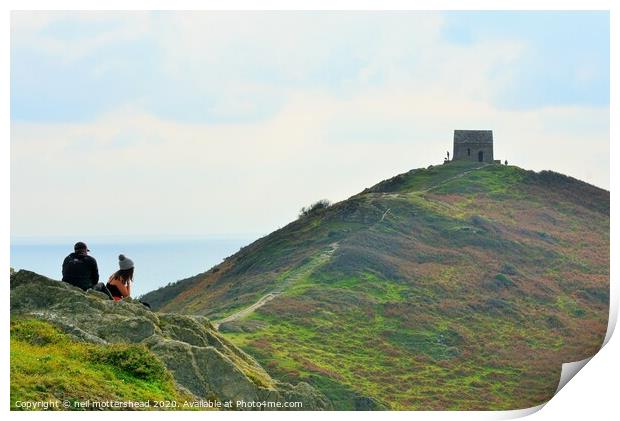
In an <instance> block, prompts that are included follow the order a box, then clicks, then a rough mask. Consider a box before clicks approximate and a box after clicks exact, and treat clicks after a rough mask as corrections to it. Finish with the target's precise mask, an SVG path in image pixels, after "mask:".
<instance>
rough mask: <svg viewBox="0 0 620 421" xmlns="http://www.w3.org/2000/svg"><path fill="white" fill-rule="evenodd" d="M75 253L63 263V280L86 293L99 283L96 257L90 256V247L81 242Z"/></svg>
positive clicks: (75, 248) (78, 243)
mask: <svg viewBox="0 0 620 421" xmlns="http://www.w3.org/2000/svg"><path fill="white" fill-rule="evenodd" d="M73 250H74V252H73V253H71V254H70V255H68V256H67V257H66V258H65V260H64V262H62V280H63V282H67V283H69V284H71V285H73V286H76V287H78V288H82V289H83V290H84V291H86V290H87V289H89V288H93V287H94V286H95V285H97V283H98V282H99V268H98V267H97V261H96V260H95V258H94V257H91V256H89V255H88V252H89V251H90V250H88V247H87V246H86V244H85V243H83V242H81V241H79V242H77V243H75V246H74V247H73Z"/></svg>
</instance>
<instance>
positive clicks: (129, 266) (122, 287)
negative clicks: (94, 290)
mask: <svg viewBox="0 0 620 421" xmlns="http://www.w3.org/2000/svg"><path fill="white" fill-rule="evenodd" d="M118 266H119V270H117V271H116V272H114V273H113V274H112V276H110V279H109V280H108V283H107V285H106V286H107V287H108V289H109V290H110V292H111V293H112V297H113V298H114V300H115V301H120V300H122V299H123V298H125V297H129V296H131V282H133V260H131V259H130V258H128V257H125V256H124V255H123V254H121V255H120V256H118Z"/></svg>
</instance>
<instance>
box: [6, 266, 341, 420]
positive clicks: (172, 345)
mask: <svg viewBox="0 0 620 421" xmlns="http://www.w3.org/2000/svg"><path fill="white" fill-rule="evenodd" d="M10 284H11V315H24V316H30V317H36V318H39V319H43V320H47V321H49V322H51V323H53V324H54V325H56V326H58V327H59V328H60V329H61V330H63V331H64V332H66V333H67V334H69V335H71V336H72V337H73V338H75V339H76V340H79V341H85V342H92V343H99V344H108V343H138V344H143V345H145V346H146V347H147V348H149V349H150V350H151V351H152V352H153V353H154V354H155V355H156V356H157V357H158V358H160V359H161V360H162V361H163V362H164V364H165V365H166V367H167V368H168V370H169V371H170V373H171V374H172V376H173V378H174V379H175V382H176V383H177V384H178V385H179V386H180V387H181V388H183V389H185V390H187V391H189V392H190V393H192V394H193V395H195V396H196V397H197V398H200V399H219V400H222V401H225V400H232V401H233V402H235V401H237V400H244V401H246V402H251V401H262V400H269V401H274V402H277V401H279V402H283V401H287V400H288V401H291V400H294V401H301V402H302V404H303V407H302V408H300V409H305V410H309V409H329V408H330V403H329V401H328V400H327V399H326V398H325V396H324V395H322V394H321V393H320V392H318V391H317V390H316V389H314V388H313V387H311V386H310V385H308V384H306V383H299V384H297V385H295V386H293V385H290V384H285V383H280V382H277V381H276V380H274V379H272V378H271V377H270V376H269V374H268V373H267V372H266V371H265V370H264V369H263V368H262V367H261V366H260V365H259V364H258V363H257V362H256V360H255V359H254V358H252V357H251V356H250V355H248V354H247V353H245V352H244V351H242V350H241V349H239V348H237V347H236V346H235V345H233V344H232V343H231V342H229V341H228V340H227V339H226V338H225V337H223V336H222V335H221V334H220V333H219V332H218V331H217V330H216V329H215V328H214V326H213V324H212V323H211V322H210V321H209V320H208V319H206V318H205V317H202V316H186V315H179V314H172V313H168V314H162V313H156V312H152V311H150V310H149V309H148V308H147V307H145V306H144V305H142V304H141V303H139V302H138V301H136V300H131V299H129V300H122V301H119V302H116V301H113V300H109V299H108V297H107V296H106V295H105V294H101V293H98V292H95V291H90V290H89V291H88V292H84V291H82V290H80V289H78V288H75V287H73V286H71V285H69V284H66V283H64V282H59V281H54V280H52V279H49V278H46V277H44V276H41V275H38V274H36V273H34V272H29V271H25V270H20V271H19V272H15V273H12V274H11V281H10Z"/></svg>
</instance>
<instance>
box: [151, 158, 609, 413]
mask: <svg viewBox="0 0 620 421" xmlns="http://www.w3.org/2000/svg"><path fill="white" fill-rule="evenodd" d="M333 243H337V244H338V248H337V249H336V250H334V251H333V253H332V254H331V255H330V256H329V259H325V260H324V261H320V264H316V265H312V264H311V265H310V269H311V270H306V271H304V270H303V268H304V267H306V265H307V264H308V263H309V262H310V263H312V262H313V261H314V259H317V256H319V255H320V254H321V252H322V250H326V249H328V247H329V245H330V244H333ZM315 263H316V262H315ZM294 273H298V274H299V275H298V276H297V278H296V279H295V282H294V283H290V284H286V285H287V286H286V288H285V289H283V290H282V291H281V292H280V293H279V294H278V295H277V299H269V300H266V301H263V302H261V301H260V300H261V298H262V297H265V296H267V295H268V294H269V293H271V292H273V291H274V290H275V289H276V288H277V287H278V285H281V283H282V282H283V281H285V280H286V279H287V277H288V276H290V274H294ZM146 299H147V300H150V301H151V302H156V303H157V305H158V306H159V307H162V308H163V309H165V310H166V311H178V312H182V313H187V314H202V315H206V316H208V317H211V318H213V319H215V320H220V321H221V320H225V318H226V317H229V316H231V315H233V314H239V317H233V320H230V321H227V322H226V323H222V324H221V325H220V331H222V332H224V334H225V335H226V336H227V337H228V338H229V339H230V340H231V341H233V342H234V343H235V344H237V345H238V346H240V347H241V348H242V349H244V350H246V351H247V352H249V353H251V354H252V355H254V356H255V357H256V358H257V359H258V361H260V362H261V363H262V364H263V365H264V366H265V367H267V368H268V370H269V372H270V374H272V375H273V376H274V377H276V378H278V379H283V380H288V381H298V380H302V379H303V380H304V381H307V382H308V383H310V384H312V385H314V386H315V387H317V388H319V389H320V390H321V391H322V392H323V393H324V394H325V395H326V396H329V398H330V400H331V401H332V404H333V405H334V407H335V408H338V409H360V408H369V407H371V408H378V407H382V406H383V407H387V408H392V409H446V408H448V407H449V408H451V409H481V410H488V409H514V408H516V407H528V406H535V405H538V404H540V403H541V402H544V401H545V400H546V399H548V398H549V397H550V396H552V394H553V392H554V391H555V388H556V387H557V379H558V378H559V377H558V376H559V371H560V369H561V366H560V364H559V363H560V362H567V361H576V360H580V359H583V358H585V357H587V356H590V355H592V353H593V352H595V350H596V349H598V347H599V346H600V344H601V343H602V339H603V337H604V335H605V331H606V326H607V313H608V306H609V303H608V300H609V192H608V191H605V190H603V189H600V188H597V187H595V186H592V185H589V184H587V183H584V182H581V181H579V180H576V179H574V178H572V177H568V176H565V175H562V174H558V173H554V172H551V171H542V172H538V173H536V172H533V171H526V170H523V169H521V168H519V167H516V166H512V165H497V164H487V165H482V166H480V165H479V164H478V163H464V162H451V163H449V164H446V165H439V166H429V167H428V168H420V169H414V170H411V171H409V172H406V173H403V174H399V175H397V176H395V177H392V178H390V179H387V180H384V181H381V182H379V183H377V184H376V185H374V186H372V187H370V188H366V189H364V190H363V191H362V192H361V193H358V194H356V195H353V196H351V197H350V198H348V199H346V200H343V201H341V202H338V203H335V204H333V205H332V206H330V207H328V208H326V209H321V210H318V211H316V212H313V213H311V214H309V215H306V216H302V217H300V218H299V219H297V220H295V221H292V222H291V223H289V224H288V225H286V226H285V227H283V228H281V229H279V230H276V231H274V232H272V233H271V234H269V235H267V236H265V237H263V238H260V239H258V240H257V241H255V242H254V243H252V244H250V245H248V246H246V247H243V248H242V249H241V250H240V251H239V252H237V253H235V254H233V255H232V256H229V257H228V258H226V259H225V260H224V261H223V262H222V263H221V264H219V265H217V266H216V267H214V268H212V269H211V270H209V271H208V272H205V273H204V274H202V275H198V276H196V277H195V278H193V279H191V280H190V281H184V282H180V283H178V284H175V285H173V286H172V287H171V288H162V289H160V290H157V291H153V292H151V293H149V294H147V296H146ZM257 302H260V303H261V305H260V306H258V307H256V308H253V309H252V311H249V312H247V313H244V312H243V309H245V308H248V307H251V306H252V305H253V304H255V303H257ZM241 316H242V317H241ZM526 355H530V356H531V360H530V359H529V358H528V359H526V358H525V357H524V356H526ZM447 405H449V406H447Z"/></svg>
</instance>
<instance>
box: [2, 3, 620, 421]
mask: <svg viewBox="0 0 620 421" xmlns="http://www.w3.org/2000/svg"><path fill="white" fill-rule="evenodd" d="M3 6H4V8H3V9H2V21H1V22H2V23H3V25H2V26H1V27H2V31H1V32H0V37H1V40H2V42H1V45H2V52H3V54H2V59H3V66H2V67H1V70H0V71H1V72H2V76H3V78H2V81H3V84H2V86H3V89H2V92H3V99H4V100H3V101H2V105H1V107H2V117H3V119H2V122H3V124H2V127H3V129H4V130H3V134H4V136H3V141H2V146H1V148H2V149H1V152H0V157H1V158H0V159H2V165H0V173H1V174H2V175H1V176H2V183H1V188H2V191H1V193H2V197H4V198H7V199H8V200H10V184H9V175H10V170H9V165H10V153H9V139H10V114H9V106H10V95H9V89H10V78H9V69H10V67H9V56H10V39H9V36H10V10H72V9H76V10H142V9H145V10H153V9H157V10H199V9H211V10H312V9H318V10H485V9H488V10H611V42H612V44H611V45H612V47H611V52H612V54H611V66H612V71H611V94H612V95H611V104H610V110H611V115H612V116H613V115H616V114H617V110H618V98H619V97H620V96H619V88H618V83H617V75H618V71H619V69H618V54H617V52H618V39H619V35H620V34H619V31H618V25H619V23H620V22H619V14H620V12H619V9H620V8H619V7H618V5H617V2H612V1H610V0H590V1H553V0H520V1H514V0H505V1H502V2H501V3H500V2H499V1H489V0H486V1H484V0H479V1H465V0H460V1H459V0H446V1H442V2H441V3H438V2H433V1H428V0H427V1H414V0H409V1H405V0H400V1H397V0H384V1H381V2H379V1H376V0H375V1H372V0H357V1H338V0H315V1H312V2H310V1H303V2H302V1H293V0H288V1H286V0H271V1H269V0H264V1H249V0H245V1H243V0H229V1H226V2H223V1H212V0H205V1H195V0H176V1H174V2H170V1H163V0H151V1H146V0H136V1H130V0H124V1H121V0H108V1H101V0H98V1H90V2H88V7H86V6H85V2H83V1H76V0H59V1H55V2H53V4H50V2H49V1H41V0H38V1H14V0H9V1H5V2H3ZM617 132H618V125H617V123H615V122H614V121H613V120H612V121H611V131H610V152H611V154H610V156H618V154H617V152H618V148H619V147H618V146H617V144H616V140H617V139H616V138H617ZM618 175H619V171H618V170H617V169H616V168H615V167H614V166H613V165H612V166H611V183H610V186H615V185H616V182H617V181H618ZM8 200H7V201H6V202H5V203H6V204H5V206H4V207H3V208H2V217H3V218H2V223H1V225H0V227H1V228H0V229H1V230H2V235H3V237H4V239H5V241H4V243H3V244H2V247H1V252H0V262H1V263H2V265H0V267H2V266H3V267H4V268H6V269H8V267H9V241H10V240H9V239H10V220H9V210H10V206H9V203H8ZM616 205H617V200H616V197H615V196H614V194H613V189H612V195H611V211H612V218H611V221H612V224H611V238H612V242H611V256H617V255H618V247H617V246H616V242H615V241H614V239H615V238H617V233H618V230H617V224H614V221H615V218H614V217H613V216H614V214H617V212H616V211H615V210H616V209H617V206H616ZM617 265H618V263H617V258H616V259H612V262H611V285H612V286H611V289H612V290H611V297H612V303H611V310H610V326H609V329H608V333H607V337H606V339H605V340H606V342H607V341H609V342H608V343H607V345H606V346H605V347H604V349H603V350H601V351H600V352H599V353H598V354H597V355H595V356H594V357H593V358H592V360H591V361H590V362H589V363H588V364H587V366H588V369H586V370H584V371H583V372H582V373H580V374H579V375H578V376H577V379H576V380H573V381H572V382H569V383H568V384H567V385H566V387H564V388H563V389H562V390H561V391H560V393H558V395H557V396H556V397H554V398H553V399H552V400H551V401H550V402H549V403H548V404H547V405H545V408H544V409H543V410H541V411H539V412H537V413H536V414H535V415H533V416H532V417H533V418H538V419H541V420H542V419H583V418H586V417H587V418H591V419H609V416H610V415H611V414H614V413H616V414H617V413H618V411H617V409H618V404H617V401H618V400H617V397H616V393H615V391H616V390H617V389H616V387H617V384H618V381H617V375H618V373H619V371H620V370H619V364H618V359H617V358H616V357H615V356H616V355H620V345H618V340H617V338H616V339H614V338H613V337H611V332H612V331H613V327H614V326H615V323H616V319H617V312H618V291H617V286H616V284H617V282H615V277H616V273H617ZM6 269H5V270H6ZM4 279H5V284H4V285H5V290H4V292H5V293H4V294H2V308H3V311H2V322H3V324H4V326H5V327H8V323H9V317H10V315H9V302H8V301H9V300H8V279H7V278H4ZM2 335H3V336H2V339H1V341H2V342H1V344H2V346H1V349H2V355H1V356H0V359H2V362H3V364H2V366H1V367H2V379H3V383H4V385H6V386H7V387H2V388H0V390H2V392H1V393H0V408H1V409H0V410H1V411H3V412H5V411H6V412H7V413H9V415H10V416H11V417H15V418H21V417H29V416H32V415H36V416H37V418H38V417H40V416H46V417H51V418H54V417H62V418H63V419H65V418H66V417H69V418H73V417H81V416H82V414H81V413H57V414H50V413H45V414H43V413H37V414H23V413H16V412H12V413H11V412H9V411H8V408H9V393H8V390H9V387H8V384H9V349H8V348H9V347H8V343H9V341H8V329H6V328H5V329H2ZM610 338H611V340H610ZM537 409H540V408H537ZM316 414H317V413H296V414H294V416H295V417H296V418H297V417H301V418H302V419H309V418H310V417H314V416H315V415H316ZM519 414H521V415H526V414H525V413H518V412H514V411H507V412H503V413H502V412H442V411H439V412H389V413H381V414H380V416H381V417H383V416H388V417H390V418H401V419H404V418H407V419H411V418H412V417H415V418H416V419H433V420H446V419H501V418H506V417H509V418H510V417H513V416H515V415H517V416H518V415H519ZM291 415H293V414H290V413H276V412H268V413H247V412H243V413H239V412H237V413H230V412H227V413H212V412H210V413H193V414H189V413H183V417H190V418H196V419H197V418H198V417H200V418H201V419H203V418H204V417H213V418H221V419H224V418H225V419H226V420H229V419H231V418H232V419H238V418H241V417H243V418H247V417H250V416H251V417H269V418H270V419H280V418H282V419H284V417H287V418H288V417H290V416H291ZM347 415H350V414H344V413H329V414H321V416H322V417H323V416H327V417H328V418H331V417H334V418H336V417H338V418H341V417H342V416H347ZM378 415H379V414H377V413H363V412H359V413H358V412H356V413H354V415H353V416H355V417H356V418H361V419H370V418H373V419H375V418H376V417H377V416H378ZM111 416H112V417H114V418H116V417H118V416H122V415H120V414H118V413H116V414H110V413H92V412H89V413H88V417H105V418H106V419H109V417H111ZM168 416H177V417H178V414H167V413H162V412H156V413H136V414H132V417H138V418H141V417H149V418H151V417H156V418H161V417H168Z"/></svg>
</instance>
